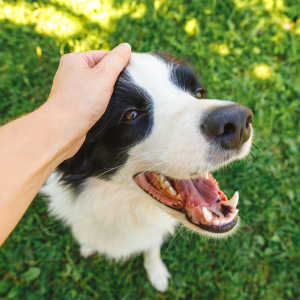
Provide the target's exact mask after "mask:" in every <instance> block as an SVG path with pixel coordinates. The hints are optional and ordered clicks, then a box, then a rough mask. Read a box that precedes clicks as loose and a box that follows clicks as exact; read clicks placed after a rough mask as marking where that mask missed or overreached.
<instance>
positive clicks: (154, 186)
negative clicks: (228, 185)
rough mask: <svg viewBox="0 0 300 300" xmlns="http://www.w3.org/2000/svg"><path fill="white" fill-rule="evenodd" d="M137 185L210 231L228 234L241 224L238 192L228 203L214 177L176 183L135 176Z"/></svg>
mask: <svg viewBox="0 0 300 300" xmlns="http://www.w3.org/2000/svg"><path fill="white" fill-rule="evenodd" d="M134 181H135V182H136V183H137V184H138V185H139V186H140V187H141V188H142V189H143V190H144V191H145V192H146V193H148V194H149V195H150V196H152V197H153V198H154V199H156V200H157V201H159V202H161V203H163V204H164V205H167V206H168V207H171V208H173V209H175V210H178V211H180V212H182V213H184V214H185V215H186V218H187V220H188V221H189V222H191V223H193V224H195V225H196V226H198V227H200V228H202V229H204V230H206V231H209V232H214V233H224V232H228V231H230V230H231V229H232V228H233V227H234V226H235V225H236V223H237V219H238V216H237V213H238V209H236V206H237V204H238V199H239V194H238V192H236V193H235V194H234V195H233V197H232V198H231V200H230V201H228V200H227V197H226V195H225V194H224V193H223V192H222V191H221V190H220V189H219V185H218V182H217V181H216V180H215V179H214V178H213V176H212V175H211V174H210V173H205V174H203V176H200V177H199V178H197V179H194V180H191V179H190V180H175V179H171V178H166V177H165V176H164V175H162V174H158V173H155V172H147V173H141V174H139V175H137V176H135V177H134Z"/></svg>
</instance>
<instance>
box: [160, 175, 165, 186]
mask: <svg viewBox="0 0 300 300" xmlns="http://www.w3.org/2000/svg"><path fill="white" fill-rule="evenodd" d="M158 178H159V182H160V184H161V185H162V184H163V183H164V181H165V180H166V177H165V176H164V175H159V177H158Z"/></svg>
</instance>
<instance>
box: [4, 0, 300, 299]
mask: <svg viewBox="0 0 300 300" xmlns="http://www.w3.org/2000/svg"><path fill="white" fill-rule="evenodd" d="M298 16H299V19H297V17H298ZM123 41H126V42H129V43H130V44H131V45H132V48H133V51H136V52H148V51H153V50H162V51H169V52H170V53H172V54H173V55H177V56H179V57H181V58H187V59H189V60H190V61H191V64H192V65H193V66H194V67H195V69H196V71H197V73H198V74H199V75H200V76H201V78H202V80H203V81H204V83H205V85H206V88H207V89H208V90H209V95H208V96H209V98H217V99H228V100H233V101H236V102H238V103H239V104H243V105H246V106H248V107H249V108H251V109H252V110H253V112H254V116H255V118H254V130H255V140H254V145H253V150H252V152H251V155H250V157H249V158H247V159H246V160H244V161H241V162H237V163H234V164H232V165H231V166H229V167H227V168H226V169H223V170H221V171H219V172H215V173H214V175H215V177H216V178H217V180H218V181H219V183H220V186H221V188H222V189H223V190H224V191H225V193H226V194H228V195H229V196H231V195H232V194H233V193H234V191H236V190H238V191H239V192H240V204H239V209H240V216H241V218H242V220H243V222H242V226H241V228H240V230H239V232H238V234H236V235H235V236H233V237H231V238H229V239H226V240H222V241H218V240H217V241H216V240H207V239H206V238H203V237H200V236H197V235H195V234H193V233H190V232H186V231H185V230H184V229H181V230H180V232H179V233H178V235H177V236H176V237H175V238H174V239H173V240H172V239H170V240H169V241H168V242H166V243H165V245H164V247H163V249H162V256H163V259H164V261H165V263H166V264H167V266H168V268H169V270H170V272H171V274H172V278H171V280H170V286H169V289H168V291H167V292H166V293H164V294H161V293H158V292H156V291H155V290H154V289H153V288H152V287H151V285H150V283H149V282H148V280H147V277H146V273H145V271H144V269H143V266H142V264H143V262H142V257H141V256H138V257H134V258H132V259H131V260H129V261H126V262H124V263H122V264H120V263H115V262H112V261H107V260H105V259H104V258H103V257H101V256H98V255H94V256H92V257H91V258H88V259H83V258H82V257H80V255H79V252H78V251H79V246H78V244H77V242H76V241H75V240H74V239H73V238H72V236H71V233H70V230H69V229H68V228H64V227H63V225H62V224H61V222H59V221H57V220H55V219H53V218H50V217H48V216H47V208H46V202H45V199H43V198H42V197H40V196H37V197H36V199H35V200H34V201H33V203H32V205H31V206H30V208H29V209H28V211H27V212H26V214H25V216H24V217H23V219H22V220H21V222H20V223H19V225H18V226H17V228H16V229H15V230H14V232H13V233H12V234H11V236H10V237H9V238H8V240H7V241H6V242H5V244H4V245H3V246H2V248H1V249H0V299H15V300H18V299H31V300H33V299H51V300H54V299H67V300H69V299H78V300H81V299H82V300H84V299H123V300H125V299H145V300H146V299H172V300H173V299H202V300H204V299H209V300H211V299H234V300H238V299H241V300H248V299H249V300H250V299H255V300H256V299H263V300H275V299H276V300H277V299H300V283H299V281H300V229H299V222H300V198H299V194H300V187H299V178H300V175H299V171H300V166H299V165H300V158H299V157H300V149H299V144H300V123H299V117H300V71H299V70H300V63H299V62H300V3H299V0H293V1H292V0H277V1H276V0H265V1H259V0H251V1H246V0H235V1H228V0H227V1H225V0H211V1H202V0H164V1H163V0H155V1H154V2H153V1H146V0H145V1H135V2H132V1H126V2H125V1H118V0H103V1H98V0H97V1H88V0H49V1H42V0H34V1H31V0H18V1H9V0H4V1H3V0H0V124H4V123H5V122H7V121H9V120H12V119H14V118H16V117H18V116H20V115H22V114H24V113H27V112H30V111H32V110H34V109H35V108H36V107H38V106H39V105H41V104H42V103H43V102H44V101H45V100H46V99H47V96H48V94H49V92H50V88H51V83H52V79H53V76H54V74H55V71H56V69H57V67H58V63H59V59H60V56H61V55H63V54H64V53H68V52H72V51H84V50H89V49H100V48H104V49H112V48H113V47H114V46H116V45H117V44H119V43H120V42H123ZM187 146H188V145H187ZM2 159H3V158H2ZM0 171H1V172H9V170H0ZM0 221H1V220H0Z"/></svg>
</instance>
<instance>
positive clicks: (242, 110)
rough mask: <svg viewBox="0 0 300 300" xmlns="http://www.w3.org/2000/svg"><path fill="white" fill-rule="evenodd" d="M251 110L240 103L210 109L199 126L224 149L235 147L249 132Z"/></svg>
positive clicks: (251, 117)
mask: <svg viewBox="0 0 300 300" xmlns="http://www.w3.org/2000/svg"><path fill="white" fill-rule="evenodd" d="M252 121H253V113H252V111H251V110H250V109H249V108H247V107H245V106H242V105H231V106H226V107H221V108H218V109H216V110H214V111H212V112H211V113H210V114H209V115H208V116H207V117H206V119H205V120H204V122H203V123H202V125H201V127H202V129H203V130H204V131H205V134H206V135H208V136H209V137H210V138H213V139H214V140H215V141H217V142H218V143H219V144H220V145H221V146H222V147H223V148H225V149H237V148H239V147H240V146H241V145H242V144H243V143H245V142H246V141H247V140H248V139H249V137H250V134H251V126H250V124H251V123H252Z"/></svg>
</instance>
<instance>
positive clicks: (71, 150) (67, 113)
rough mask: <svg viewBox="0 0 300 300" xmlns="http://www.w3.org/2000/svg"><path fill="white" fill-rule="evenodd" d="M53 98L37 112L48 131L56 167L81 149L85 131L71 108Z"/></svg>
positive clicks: (48, 141) (49, 145) (48, 140)
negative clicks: (79, 145) (61, 104)
mask: <svg viewBox="0 0 300 300" xmlns="http://www.w3.org/2000/svg"><path fill="white" fill-rule="evenodd" d="M53 100H54V99H50V98H49V99H48V101H47V102H45V103H44V104H43V105H42V106H41V107H40V108H39V109H38V110H36V111H35V113H36V114H37V115H39V118H40V119H41V126H45V128H46V131H45V132H47V133H48V136H49V139H47V144H48V147H49V148H50V149H51V153H52V156H53V165H54V168H55V167H56V166H58V165H59V164H60V163H61V162H63V161H64V160H66V159H68V158H69V157H71V156H73V155H74V154H75V153H76V152H77V151H78V150H79V148H80V147H78V144H80V143H81V144H82V142H83V140H84V138H85V132H84V130H83V128H81V126H80V125H81V124H78V123H79V122H78V120H79V118H78V117H77V116H74V114H72V111H71V109H66V108H64V107H61V106H60V105H58V104H57V103H59V102H61V101H53ZM62 101H63V100H62ZM81 140H82V142H81ZM77 148H78V149H77ZM50 149H49V150H50Z"/></svg>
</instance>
